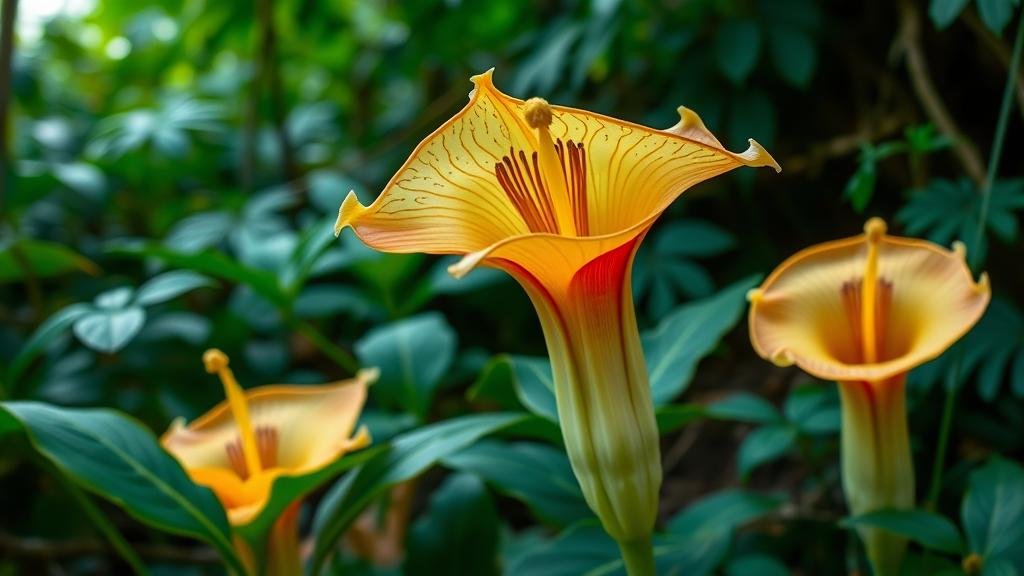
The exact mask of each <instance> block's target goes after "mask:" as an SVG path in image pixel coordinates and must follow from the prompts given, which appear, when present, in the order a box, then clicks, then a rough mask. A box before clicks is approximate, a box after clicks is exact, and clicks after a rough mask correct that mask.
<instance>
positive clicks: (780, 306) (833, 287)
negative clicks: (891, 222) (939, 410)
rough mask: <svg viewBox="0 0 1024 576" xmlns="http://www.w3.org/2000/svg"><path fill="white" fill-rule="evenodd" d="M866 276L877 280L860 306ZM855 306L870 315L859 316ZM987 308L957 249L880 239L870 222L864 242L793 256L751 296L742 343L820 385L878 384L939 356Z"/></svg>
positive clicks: (985, 290) (983, 287)
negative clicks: (799, 370)
mask: <svg viewBox="0 0 1024 576" xmlns="http://www.w3.org/2000/svg"><path fill="white" fill-rule="evenodd" d="M872 250H874V251H875V252H873V253H872V252H871V251H872ZM871 254H874V255H873V256H871ZM869 256H871V257H870V258H869ZM871 262H874V264H871ZM869 265H871V266H874V267H875V268H874V269H872V270H869ZM867 274H873V275H874V276H872V277H873V278H876V279H877V280H876V281H874V282H871V284H870V286H874V288H870V287H869V288H868V293H869V294H868V295H867V296H866V295H865V294H866V293H865V282H864V279H865V276H866V275H867ZM865 298H870V299H871V302H872V303H873V304H874V305H873V306H869V308H870V309H871V310H873V311H874V312H873V314H868V315H865V312H864V308H865V304H864V300H865ZM989 298H990V290H989V285H988V279H987V277H986V276H985V275H982V276H981V278H980V280H979V281H978V282H975V281H974V279H973V278H972V276H971V272H970V269H969V268H968V266H967V264H966V262H965V261H964V251H963V248H962V247H957V248H956V249H954V250H945V249H943V248H942V247H940V246H937V245H935V244H933V243H931V242H927V241H924V240H915V239H910V238H898V237H892V236H887V235H885V226H884V223H883V222H881V221H880V220H877V219H874V220H872V221H871V222H869V223H868V225H867V226H866V232H865V234H864V235H861V236H857V237H853V238H848V239H844V240H837V241H834V242H827V243H824V244H820V245H817V246H813V247H811V248H808V249H806V250H803V251H801V252H799V253H797V254H796V255H794V256H792V257H791V258H789V259H788V260H786V261H785V262H784V263H783V264H782V265H780V266H779V267H778V268H777V269H776V270H775V272H773V273H772V274H771V276H769V277H768V279H767V280H765V282H764V284H763V285H762V286H761V288H759V289H757V290H754V291H752V292H751V295H750V300H751V308H750V337H751V342H752V343H753V345H754V348H755V349H756V350H757V352H758V354H760V355H761V356H762V357H765V358H769V359H771V360H772V361H774V362H776V363H777V364H780V365H788V364H793V363H795V364H797V365H798V366H800V368H802V369H803V370H805V371H807V372H809V373H810V374H812V375H814V376H817V377H818V378H823V379H826V380H837V381H868V382H878V381H882V380H886V379H889V378H892V377H894V376H897V375H899V374H901V373H904V372H907V371H909V370H910V369H912V368H914V367H915V366H918V365H920V364H922V363H924V362H927V361H928V360H931V359H932V358H935V357H936V356H938V355H939V354H941V353H942V352H943V351H944V350H945V349H946V348H948V347H949V346H950V345H951V344H953V343H954V342H955V341H956V340H957V339H959V338H960V337H961V336H962V335H963V334H964V333H966V332H967V331H968V330H969V329H970V328H971V326H973V325H974V323H975V322H977V320H978V319H979V318H980V317H981V315H982V313H983V312H984V311H985V308H986V306H987V305H988V302H989ZM868 347H870V348H871V350H870V351H869V350H868Z"/></svg>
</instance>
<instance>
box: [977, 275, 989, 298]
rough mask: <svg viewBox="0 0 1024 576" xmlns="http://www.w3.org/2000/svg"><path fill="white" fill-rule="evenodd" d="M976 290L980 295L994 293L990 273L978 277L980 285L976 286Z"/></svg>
mask: <svg viewBox="0 0 1024 576" xmlns="http://www.w3.org/2000/svg"><path fill="white" fill-rule="evenodd" d="M974 289H975V290H977V291H978V293H980V294H989V293H990V292H991V291H992V285H991V283H990V282H989V279H988V272H982V273H981V276H979V277H978V283H977V284H975V285H974Z"/></svg>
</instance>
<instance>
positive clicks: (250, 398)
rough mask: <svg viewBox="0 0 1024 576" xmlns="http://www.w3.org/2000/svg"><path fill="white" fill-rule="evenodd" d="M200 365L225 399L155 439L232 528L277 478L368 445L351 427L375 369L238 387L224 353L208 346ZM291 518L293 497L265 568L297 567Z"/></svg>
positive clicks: (251, 513)
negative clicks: (324, 380) (336, 377)
mask: <svg viewBox="0 0 1024 576" xmlns="http://www.w3.org/2000/svg"><path fill="white" fill-rule="evenodd" d="M203 364H204V365H205V367H206V371H207V372H209V373H210V374H216V375H217V376H219V377H220V380H221V383H222V384H223V386H224V393H225V396H226V398H227V399H226V401H225V402H222V403H221V404H219V405H217V406H216V407H214V408H213V409H212V410H210V411H209V412H207V413H206V414H204V415H203V416H201V417H199V418H197V419H196V420H194V421H192V422H191V423H189V424H188V425H186V424H185V423H184V422H183V419H181V418H179V419H177V420H175V421H174V422H172V424H171V427H170V429H169V430H168V431H167V432H166V433H165V434H164V436H163V438H161V443H162V444H163V446H164V448H165V449H167V451H168V452H170V453H171V455H173V456H174V457H175V458H176V459H177V460H178V461H179V462H180V463H181V465H182V467H183V468H185V471H186V472H187V473H188V475H189V477H190V478H191V479H192V480H193V481H194V482H195V483H196V484H200V485H203V486H207V487H208V488H210V489H211V490H213V492H214V494H216V495H217V498H218V499H219V500H220V501H221V504H223V506H224V509H225V510H226V511H227V515H228V520H230V522H231V524H232V525H234V526H242V525H245V524H248V523H249V522H252V521H253V520H254V519H255V518H257V517H258V516H259V514H260V512H261V511H262V510H263V509H264V507H266V505H267V503H268V501H269V500H270V496H271V491H272V488H273V485H274V482H275V480H277V479H278V478H281V477H285V476H296V477H297V476H304V475H308V474H312V473H314V472H317V471H319V470H322V469H323V468H324V467H326V466H327V465H329V464H331V463H332V462H334V461H336V460H337V459H338V458H341V457H342V456H343V455H345V454H346V453H348V452H351V451H353V450H358V449H360V448H363V447H365V446H367V445H368V444H369V443H370V435H369V433H368V432H367V430H366V429H365V428H360V429H359V430H358V431H356V432H355V435H353V431H355V430H356V422H357V420H358V419H359V414H360V412H361V411H362V408H363V404H364V402H365V401H366V389H367V386H369V385H370V384H371V383H372V382H373V381H374V380H375V379H376V378H377V371H376V370H364V371H361V372H360V373H359V374H358V375H357V376H356V377H355V378H354V379H352V380H344V381H340V382H335V383H332V384H325V385H322V386H297V385H296V386H292V385H274V386H262V387H258V388H254V389H252V390H242V388H241V387H240V386H239V385H238V382H237V381H236V380H235V377H234V374H233V373H232V371H231V369H230V368H229V367H228V357H227V356H226V355H225V354H224V353H223V352H221V351H220V350H216V349H212V350H207V351H206V353H205V354H204V355H203ZM297 519H298V502H294V503H292V504H291V505H290V506H289V508H288V509H287V510H286V511H285V513H284V514H282V515H281V517H280V518H278V520H277V522H276V524H275V525H274V527H273V531H272V533H271V536H270V538H269V539H268V540H269V541H268V550H267V558H266V563H267V568H268V570H269V571H270V572H271V573H274V574H289V573H295V574H297V573H300V572H301V568H300V566H299V556H298V535H297V533H296V530H297V526H296V521H297ZM289 543H290V545H289ZM245 556H250V555H249V554H247V553H244V554H243V557H245Z"/></svg>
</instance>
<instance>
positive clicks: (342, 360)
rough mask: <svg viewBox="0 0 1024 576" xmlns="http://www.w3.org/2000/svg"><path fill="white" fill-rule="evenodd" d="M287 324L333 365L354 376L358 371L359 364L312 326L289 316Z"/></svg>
mask: <svg viewBox="0 0 1024 576" xmlns="http://www.w3.org/2000/svg"><path fill="white" fill-rule="evenodd" d="M287 318H288V324H289V325H290V326H291V327H292V328H293V329H295V330H296V331H297V332H298V333H299V334H302V335H303V336H305V337H306V339H307V340H309V342H310V343H311V344H312V345H313V346H315V347H316V348H317V349H318V350H320V351H321V352H323V353H324V355H326V356H327V357H328V358H330V359H331V360H333V361H334V363H335V364H337V365H338V366H341V367H342V368H343V369H344V370H346V371H348V372H351V373H352V374H355V373H356V371H357V370H359V362H358V361H357V360H356V359H355V358H354V357H353V356H352V355H351V354H349V353H348V351H346V350H345V349H343V348H341V347H340V346H338V345H337V344H335V343H334V342H331V341H330V339H328V338H327V337H326V336H324V335H323V333H322V332H320V331H319V330H317V329H316V328H315V327H314V326H313V325H312V324H310V323H309V322H306V321H304V320H299V319H298V318H295V317H294V316H291V315H289V316H288V317H287Z"/></svg>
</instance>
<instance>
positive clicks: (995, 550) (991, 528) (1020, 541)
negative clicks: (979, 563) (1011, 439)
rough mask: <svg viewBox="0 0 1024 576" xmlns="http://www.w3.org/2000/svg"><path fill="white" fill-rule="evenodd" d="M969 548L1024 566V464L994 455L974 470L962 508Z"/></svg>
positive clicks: (986, 556)
mask: <svg viewBox="0 0 1024 576" xmlns="http://www.w3.org/2000/svg"><path fill="white" fill-rule="evenodd" d="M960 516H961V520H962V522H963V526H964V532H966V534H967V548H968V551H969V552H971V553H973V554H977V555H979V556H981V557H982V559H983V561H984V563H985V564H986V565H988V564H992V563H995V562H997V561H1000V562H1005V563H1007V564H1009V565H1011V566H1013V567H1016V568H1017V569H1018V570H1024V468H1022V467H1021V465H1020V464H1018V463H1016V462H1011V461H1009V460H1005V459H1002V458H998V457H996V458H992V459H991V460H989V461H988V463H987V464H985V465H984V466H982V467H981V468H979V469H978V470H975V471H974V472H972V473H971V476H970V481H969V485H968V487H967V495H966V496H965V497H964V501H963V505H962V507H961V510H960ZM986 573H987V572H986Z"/></svg>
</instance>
